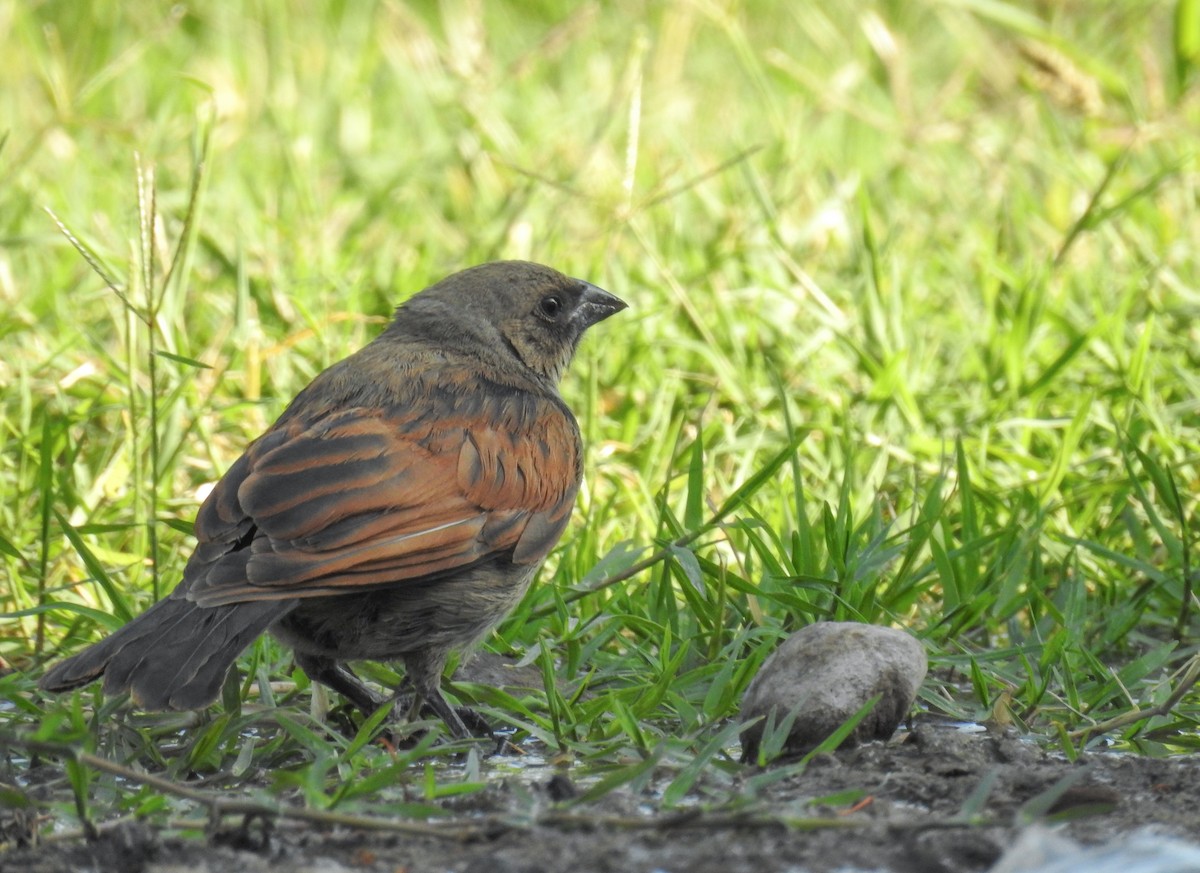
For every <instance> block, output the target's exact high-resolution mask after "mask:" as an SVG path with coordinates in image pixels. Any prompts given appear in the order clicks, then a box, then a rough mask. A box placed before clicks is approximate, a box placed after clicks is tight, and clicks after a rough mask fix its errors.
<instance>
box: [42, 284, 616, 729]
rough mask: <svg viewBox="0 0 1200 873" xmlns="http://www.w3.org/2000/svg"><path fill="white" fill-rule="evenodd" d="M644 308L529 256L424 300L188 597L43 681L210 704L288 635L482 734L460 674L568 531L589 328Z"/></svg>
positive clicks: (366, 702)
mask: <svg viewBox="0 0 1200 873" xmlns="http://www.w3.org/2000/svg"><path fill="white" fill-rule="evenodd" d="M625 308H626V304H625V303H624V301H622V300H621V299H620V298H618V297H616V296H615V295H613V294H610V293H609V292H607V291H604V290H603V289H601V288H598V287H596V286H595V285H592V284H591V283H589V282H585V281H582V280H580V279H574V278H570V277H568V276H565V275H563V274H562V273H560V272H558V271H557V270H554V269H552V268H550V267H547V266H543V265H541V264H535V263H531V262H526V261H497V262H493V263H487V264H482V265H480V266H476V267H471V268H469V269H466V270H463V271H461V272H458V273H454V274H452V275H450V276H449V277H447V278H445V279H443V280H442V281H440V282H438V283H437V284H435V285H432V286H430V287H429V288H426V289H425V290H423V291H421V292H419V293H417V294H415V295H413V296H411V297H410V298H409V299H408V300H407V301H405V302H404V303H402V304H401V305H400V306H399V307H397V309H396V311H395V314H394V316H393V318H392V320H391V321H390V323H389V324H388V326H387V327H386V328H385V329H384V330H383V331H382V332H381V333H380V334H379V335H378V336H377V337H376V338H375V339H373V340H372V341H371V342H369V343H368V344H367V345H366V346H364V347H363V348H362V349H360V350H359V351H357V352H355V353H354V354H352V355H350V356H349V357H347V358H345V359H343V360H341V361H339V362H338V363H335V364H333V365H332V366H330V367H329V368H328V369H326V370H325V371H323V372H322V373H320V374H319V375H318V376H317V377H316V378H314V379H313V381H312V382H311V383H310V384H309V385H308V386H307V387H305V388H304V389H303V390H301V391H300V393H299V394H298V395H297V396H296V397H295V399H294V400H293V401H292V402H291V403H290V404H289V405H288V406H287V407H286V408H285V410H284V412H283V413H282V414H281V415H280V416H279V418H278V419H277V420H276V421H275V422H274V424H272V425H271V426H270V427H269V428H268V429H267V430H266V432H265V433H263V434H262V436H260V437H259V438H258V439H256V440H254V441H253V442H252V443H250V445H249V446H247V448H246V450H245V452H244V453H243V454H242V455H241V456H240V457H239V458H238V459H237V460H236V461H234V463H233V464H232V465H231V466H230V467H229V468H228V470H227V471H226V472H225V474H224V475H223V476H222V477H221V479H220V480H219V481H218V482H217V484H216V486H215V487H214V488H213V489H212V491H211V492H210V493H209V495H208V497H207V498H206V499H205V500H204V502H203V503H202V504H201V506H200V509H199V510H198V513H197V515H196V521H195V527H194V532H195V537H196V546H195V550H194V551H193V552H192V554H191V556H190V558H189V559H188V561H187V563H186V565H185V566H184V569H183V574H182V578H181V580H180V582H179V583H178V584H177V586H176V587H175V588H174V589H173V590H172V591H171V592H170V594H168V595H167V596H166V597H164V598H162V599H161V600H159V601H158V602H157V603H155V604H154V605H153V606H151V607H150V608H149V609H147V610H146V611H145V612H143V613H141V614H140V615H138V616H137V617H135V618H134V619H132V620H131V621H130V622H128V623H127V624H125V625H124V626H123V627H121V628H119V629H118V630H117V631H115V632H114V633H112V634H111V635H110V636H108V637H106V638H105V639H102V640H100V641H99V642H97V643H95V644H93V645H91V646H90V647H88V648H86V649H84V650H83V651H81V652H79V653H78V654H75V655H74V656H72V657H69V658H67V659H66V660H63V661H60V662H59V663H57V664H55V665H54V666H52V667H51V668H50V669H49V670H47V671H46V672H45V674H44V675H43V676H42V678H41V680H40V682H39V686H40V687H41V689H42V690H44V691H49V692H60V691H66V690H70V689H72V688H77V687H80V686H83V685H86V684H88V683H90V682H92V681H94V680H97V679H100V678H101V677H103V681H104V684H103V690H104V693H105V694H107V695H115V694H121V693H126V692H128V693H129V694H130V695H131V698H132V700H133V702H134V704H135V705H136V706H138V707H140V708H141V709H144V710H191V709H203V708H205V707H207V706H208V705H209V704H211V703H213V702H214V701H215V700H216V699H217V697H218V696H219V694H220V691H221V688H222V686H223V685H224V683H225V680H226V677H227V675H228V674H229V672H230V669H231V668H232V667H233V665H234V663H235V661H236V659H237V657H238V655H239V654H240V653H241V652H242V651H243V650H244V649H245V648H246V647H247V646H248V645H250V643H252V642H253V641H254V640H255V639H256V638H257V637H258V636H260V635H261V634H262V633H264V632H270V633H271V634H272V635H274V636H275V637H276V638H277V639H278V640H279V641H280V642H282V643H283V644H284V645H286V646H289V647H290V648H291V649H292V652H293V656H294V658H295V662H296V664H297V665H298V666H299V667H300V668H301V669H302V670H303V671H304V672H305V673H306V674H307V675H308V676H309V677H310V678H311V679H312V680H313V681H314V682H319V683H321V684H323V685H325V686H327V687H328V688H330V689H332V690H334V691H336V692H338V693H339V694H341V695H342V696H343V697H344V698H346V699H347V700H348V701H349V702H350V703H351V704H353V705H354V706H356V707H357V708H358V709H360V710H362V711H363V712H364V713H372V712H375V711H376V710H377V709H378V708H379V707H380V706H382V705H384V704H385V703H388V702H394V701H395V700H397V699H399V697H400V696H402V695H403V694H406V693H408V692H409V691H411V692H412V693H415V695H416V700H417V701H418V702H419V703H423V704H424V706H425V707H427V708H428V709H429V710H432V711H433V712H434V713H435V714H436V715H437V716H438V717H439V718H440V719H441V720H442V722H443V723H444V724H445V726H446V728H447V729H448V731H449V732H450V733H451V734H452V735H453V736H454V737H457V738H466V737H469V736H471V735H472V733H471V731H469V730H468V728H467V724H466V722H465V721H464V719H463V717H462V716H461V715H460V714H459V711H458V710H456V709H455V708H454V707H451V706H450V705H449V704H448V703H447V702H446V699H445V698H444V697H443V696H442V693H441V680H442V673H443V671H444V669H445V666H446V663H447V661H448V658H449V656H450V654H451V653H452V652H455V651H466V650H470V649H471V648H472V647H473V646H475V645H477V644H478V643H479V642H480V641H481V640H482V639H483V638H484V637H485V636H486V635H487V634H488V632H489V631H491V629H492V628H493V627H495V626H496V625H497V624H498V623H499V622H500V621H501V620H502V619H503V618H504V617H505V616H506V615H507V614H508V613H509V612H510V611H511V610H512V609H513V608H514V607H515V606H516V604H517V603H518V601H520V599H521V598H522V596H523V595H524V594H525V592H526V590H527V589H528V588H529V586H530V584H531V581H532V579H533V577H534V574H535V572H536V570H537V568H538V567H539V566H540V565H541V563H542V561H543V560H544V559H545V558H546V556H547V554H548V553H549V552H550V550H551V549H552V548H553V547H554V545H555V544H556V543H557V542H558V540H559V538H560V537H561V536H562V534H563V531H564V529H565V528H566V526H567V522H568V519H569V518H570V515H571V511H572V509H573V507H574V504H575V497H576V494H577V492H578V489H579V487H580V484H581V481H582V477H583V463H582V461H583V448H582V441H581V437H580V432H579V425H578V423H577V421H576V420H575V417H574V415H573V414H572V413H571V410H570V409H569V408H568V407H567V405H566V403H565V402H564V401H563V399H562V396H561V395H560V393H559V389H558V386H559V382H560V380H561V379H562V377H563V375H564V374H565V372H566V370H567V368H568V365H569V364H570V362H571V360H572V358H573V356H574V354H575V351H576V348H577V347H578V345H579V342H580V339H581V338H582V337H583V335H584V332H585V331H586V330H587V329H588V328H589V327H591V326H593V325H595V324H596V323H598V322H600V321H603V320H604V319H606V318H608V317H609V316H611V315H614V314H615V313H617V312H620V311H621V310H623V309H625ZM360 660H375V661H390V662H398V663H401V664H403V666H404V680H403V682H402V683H401V685H400V687H398V688H397V689H395V692H394V693H393V694H392V695H390V696H381V695H379V694H378V693H377V692H376V691H374V690H372V689H371V688H370V687H368V686H367V685H366V684H365V683H364V682H363V681H362V680H361V679H360V678H359V677H358V676H357V675H356V674H355V673H354V672H353V670H352V669H351V667H350V666H349V665H348V664H347V662H350V661H360ZM468 715H471V714H470V713H468Z"/></svg>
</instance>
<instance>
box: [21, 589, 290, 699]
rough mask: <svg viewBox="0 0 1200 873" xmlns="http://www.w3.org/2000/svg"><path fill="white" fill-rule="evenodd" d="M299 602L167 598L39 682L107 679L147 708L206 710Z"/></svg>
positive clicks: (53, 687)
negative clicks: (207, 602)
mask: <svg viewBox="0 0 1200 873" xmlns="http://www.w3.org/2000/svg"><path fill="white" fill-rule="evenodd" d="M294 607H295V601H294V600H283V601H259V602H253V603H230V604H227V605H225V606H216V607H202V606H197V605H196V604H194V603H192V602H191V601H190V600H187V599H185V598H182V597H167V598H165V599H163V600H160V601H159V602H158V603H156V604H154V606H152V607H150V608H149V609H148V610H146V611H145V612H144V613H142V614H141V615H139V616H138V617H137V618H135V619H134V620H133V621H131V622H129V623H128V624H127V625H125V626H124V627H122V628H121V629H120V630H118V631H116V632H115V633H114V634H112V635H111V636H109V637H108V638H106V639H103V640H101V641H100V642H98V643H96V644H95V645H93V646H90V647H88V648H86V649H84V650H83V651H82V652H80V653H79V654H77V655H75V656H73V657H71V658H68V659H67V660H65V661H61V662H59V663H58V664H55V665H54V667H52V668H51V669H50V670H49V671H47V672H46V674H45V675H44V676H42V679H41V681H40V682H39V683H38V685H39V687H40V688H42V689H43V690H44V691H66V690H68V689H71V688H77V687H79V686H80V685H86V684H87V683H89V682H91V681H92V680H94V679H98V678H100V677H101V676H103V677H104V693H105V694H120V693H123V692H125V691H129V692H131V693H132V696H133V700H134V702H135V703H136V704H137V705H138V706H139V707H141V708H142V709H148V710H160V709H200V708H202V707H205V706H207V705H208V704H210V703H212V702H213V701H214V700H216V699H217V697H218V695H219V694H220V693H221V686H222V685H223V684H224V682H225V676H226V675H227V674H228V673H229V668H230V667H231V666H232V665H233V662H234V661H235V660H236V659H237V656H238V655H239V654H240V653H241V651H242V650H243V649H244V648H246V646H248V645H250V643H251V642H253V641H254V639H255V638H256V637H257V636H258V635H259V634H261V633H262V632H263V631H264V630H266V629H267V627H269V626H270V624H271V623H272V622H274V621H275V620H277V619H278V618H280V617H282V616H283V615H285V614H286V613H288V612H290V611H291V610H292V609H293V608H294Z"/></svg>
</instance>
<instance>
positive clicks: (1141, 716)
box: [1067, 655, 1200, 740]
mask: <svg viewBox="0 0 1200 873" xmlns="http://www.w3.org/2000/svg"><path fill="white" fill-rule="evenodd" d="M1197 680H1200V655H1195V656H1193V657H1192V659H1191V660H1190V661H1189V662H1188V663H1187V666H1186V667H1185V668H1183V675H1182V676H1181V677H1180V679H1179V681H1178V682H1177V683H1176V685H1175V690H1174V691H1172V692H1171V696H1170V697H1168V698H1167V699H1166V700H1164V701H1163V702H1162V703H1160V704H1158V705H1157V706H1152V707H1150V708H1149V709H1133V710H1131V711H1130V712H1123V713H1121V714H1120V715H1117V716H1114V717H1113V718H1110V719H1108V720H1107V721H1102V722H1100V723H1099V724H1094V725H1090V726H1088V727H1085V728H1079V729H1078V730H1073V731H1068V732H1067V736H1068V737H1069V738H1070V739H1072V740H1077V739H1086V738H1088V737H1090V736H1092V735H1093V734H1105V733H1108V732H1109V731H1113V730H1116V729H1118V728H1123V727H1125V726H1126V725H1131V724H1136V723H1137V722H1139V721H1145V720H1146V719H1148V718H1154V717H1156V716H1160V715H1167V714H1168V713H1170V711H1171V710H1172V709H1174V708H1175V704H1177V703H1178V702H1179V701H1180V700H1181V699H1182V698H1183V695H1185V694H1187V693H1188V692H1189V691H1190V690H1191V689H1192V686H1193V685H1195V684H1196V682H1197Z"/></svg>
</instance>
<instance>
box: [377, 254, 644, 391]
mask: <svg viewBox="0 0 1200 873" xmlns="http://www.w3.org/2000/svg"><path fill="white" fill-rule="evenodd" d="M625 307H626V304H625V303H624V302H623V301H622V300H621V299H620V298H618V297H615V296H614V295H612V294H609V293H608V292H607V291H604V290H603V289H601V288H597V287H596V286H595V285H592V284H591V283H590V282H584V281H583V280H581V279H572V278H570V277H569V276H564V275H563V274H562V273H560V272H558V271H557V270H553V269H551V268H550V267H544V266H542V265H541V264H533V263H529V262H528V261H497V262H495V263H491V264H483V265H481V266H478V267H472V268H470V269H468V270H463V271H462V272H460V273H455V274H454V275H452V276H449V277H447V278H445V279H443V280H442V281H441V282H438V283H437V284H436V285H433V286H431V287H429V288H427V289H425V290H424V291H422V292H421V293H420V294H417V295H416V296H414V297H413V298H412V299H410V300H409V301H407V302H406V303H405V304H404V305H403V306H401V307H400V309H399V310H398V311H397V313H396V321H395V322H394V324H393V327H394V328H399V329H402V330H403V332H404V333H406V334H410V333H411V332H412V331H413V330H417V331H419V333H420V335H422V336H424V337H426V338H429V339H434V340H436V341H439V342H450V343H454V344H461V343H462V342H464V341H465V342H469V343H478V344H479V346H480V348H486V349H488V350H489V351H490V352H493V353H496V354H500V355H504V356H510V357H513V358H515V359H516V360H517V361H518V362H519V363H520V364H521V365H523V366H524V367H526V368H528V369H529V370H532V371H533V372H534V373H535V374H536V375H537V376H539V377H541V378H542V379H545V380H547V381H549V383H550V384H551V385H557V384H558V382H559V380H560V379H561V378H562V376H563V373H564V372H565V371H566V369H567V366H568V365H569V364H570V363H571V358H572V357H574V355H575V349H576V348H577V347H578V345H579V340H580V339H581V338H582V337H583V334H584V332H585V331H586V330H587V329H588V328H589V327H591V326H592V325H593V324H596V323H597V322H600V321H603V320H604V319H606V318H608V317H609V316H610V315H613V314H615V313H617V312H620V311H621V310H622V309H624V308H625Z"/></svg>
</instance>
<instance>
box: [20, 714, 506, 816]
mask: <svg viewBox="0 0 1200 873" xmlns="http://www.w3.org/2000/svg"><path fill="white" fill-rule="evenodd" d="M4 742H5V743H6V744H10V745H15V746H21V747H23V748H25V749H26V750H28V751H30V752H40V753H42V754H45V755H53V756H55V757H68V758H72V759H74V760H76V761H78V762H79V763H80V764H82V765H84V766H85V767H91V768H92V769H94V770H99V771H101V772H103V773H108V774H110V775H113V776H118V777H120V778H122V779H128V780H129V781H131V782H138V783H140V784H142V785H149V786H150V787H151V788H154V789H156V790H158V791H161V792H163V793H164V794H170V795H173V796H175V797H182V798H183V799H185V800H190V801H193V802H195V803H198V804H200V805H202V806H204V807H205V808H207V809H208V811H209V815H210V817H211V818H213V819H215V818H219V817H221V816H226V815H243V816H261V817H263V818H270V819H275V818H279V819H283V820H294V821H304V822H311V823H315V824H323V825H330V826H334V825H340V826H342V827H350V828H358V829H360V830H374V831H390V832H392V833H402V834H412V835H415V836H424V837H437V838H439V839H444V840H470V839H475V838H478V837H481V836H483V835H484V834H485V833H487V828H486V827H484V826H480V825H462V824H459V823H455V824H453V826H451V825H450V824H447V825H437V824H428V823H424V822H415V821H405V820H402V819H390V818H379V817H376V816H365V815H351V814H348V813H342V812H334V811H332V810H324V809H307V808H304V807H294V806H282V805H277V804H271V803H263V802H261V801H257V800H245V799H242V798H235V797H227V796H224V795H220V794H216V793H214V792H211V791H205V790H202V789H199V788H192V787H190V786H188V785H181V784H180V783H178V782H174V781H172V780H171V779H167V778H164V777H162V776H156V775H154V774H153V773H142V772H140V771H138V770H134V769H132V768H130V767H126V766H124V765H123V764H118V763H116V762H114V761H109V760H107V759H106V758H101V757H100V756H98V755H93V754H91V753H90V752H84V751H82V750H80V749H76V748H74V747H72V746H69V745H65V744H62V743H51V742H45V741H42V740H30V739H25V738H21V737H12V736H5V737H4Z"/></svg>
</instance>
